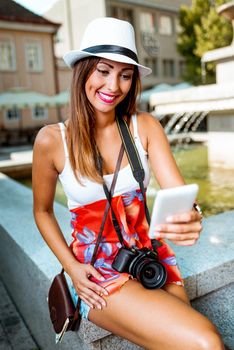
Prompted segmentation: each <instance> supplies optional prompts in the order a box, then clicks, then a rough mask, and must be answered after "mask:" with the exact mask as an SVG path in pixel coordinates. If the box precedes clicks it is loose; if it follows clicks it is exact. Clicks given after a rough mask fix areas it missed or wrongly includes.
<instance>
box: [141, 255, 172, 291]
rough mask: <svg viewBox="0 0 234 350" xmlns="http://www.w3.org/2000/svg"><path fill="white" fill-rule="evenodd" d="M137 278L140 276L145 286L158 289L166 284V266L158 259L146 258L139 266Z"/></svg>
mask: <svg viewBox="0 0 234 350" xmlns="http://www.w3.org/2000/svg"><path fill="white" fill-rule="evenodd" d="M137 278H139V280H140V282H141V283H142V285H143V286H144V287H145V288H148V289H156V288H160V287H162V286H163V285H164V283H165V281H166V278H167V272H166V269H165V267H164V266H163V265H162V264H160V263H158V262H157V261H152V260H151V261H146V260H145V261H143V264H141V266H139V269H138V276H137Z"/></svg>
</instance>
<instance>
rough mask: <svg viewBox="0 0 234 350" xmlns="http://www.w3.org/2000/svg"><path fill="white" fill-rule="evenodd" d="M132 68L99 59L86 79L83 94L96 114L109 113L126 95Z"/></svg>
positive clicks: (127, 65)
mask: <svg viewBox="0 0 234 350" xmlns="http://www.w3.org/2000/svg"><path fill="white" fill-rule="evenodd" d="M133 74H134V66H133V65H132V64H128V63H120V62H114V61H110V60H107V59H104V58H102V59H100V61H99V62H98V64H97V66H96V68H95V70H94V71H93V73H92V74H91V75H90V77H89V78H88V79H87V81H86V84H85V92H86V95H87V98H88V100H89V102H90V103H91V104H92V106H93V107H94V109H95V111H96V112H101V113H110V112H112V111H113V110H114V109H115V107H116V106H117V105H118V104H119V103H120V102H121V101H123V99H124V98H125V97H126V95H127V94H128V92H129V90H130V88H131V84H132V77H133Z"/></svg>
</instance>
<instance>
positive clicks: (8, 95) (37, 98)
mask: <svg viewBox="0 0 234 350" xmlns="http://www.w3.org/2000/svg"><path fill="white" fill-rule="evenodd" d="M49 105H54V101H53V100H52V97H50V96H47V95H43V94H40V93H38V92H34V91H27V90H24V89H20V88H19V89H12V90H9V91H6V92H3V93H1V94H0V109H6V108H12V107H17V108H27V107H33V106H42V107H44V106H49Z"/></svg>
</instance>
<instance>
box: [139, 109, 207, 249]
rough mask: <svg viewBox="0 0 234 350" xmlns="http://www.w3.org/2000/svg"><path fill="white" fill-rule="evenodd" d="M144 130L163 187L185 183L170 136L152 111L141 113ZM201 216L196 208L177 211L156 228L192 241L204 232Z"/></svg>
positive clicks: (179, 241) (159, 233) (171, 236)
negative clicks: (180, 212) (169, 141)
mask: <svg viewBox="0 0 234 350" xmlns="http://www.w3.org/2000/svg"><path fill="white" fill-rule="evenodd" d="M139 125H140V128H139V129H140V130H143V133H142V135H140V136H141V137H142V140H143V144H144V146H145V148H146V149H147V151H148V155H149V161H150V164H151V168H152V170H153V173H154V175H155V177H156V179H157V181H158V183H159V185H160V187H161V188H168V187H176V186H180V185H184V184H185V181H184V179H183V177H182V175H181V173H180V171H179V169H178V167H177V164H176V162H175V159H174V157H173V155H172V152H171V149H170V145H169V143H168V140H167V137H166V135H165V133H164V130H163V128H162V126H161V125H160V123H159V122H158V121H157V120H156V119H155V118H153V117H152V116H150V115H148V114H142V115H140V116H139ZM201 229H202V226H201V216H200V214H199V213H198V212H196V211H195V210H191V211H190V212H188V213H184V214H180V215H175V216H173V217H172V218H171V221H170V222H168V223H165V224H163V225H159V226H157V227H156V228H155V237H156V238H157V237H162V238H167V239H169V240H171V241H172V242H173V243H175V244H177V245H192V244H194V243H195V242H196V240H197V239H198V238H199V235H200V232H201Z"/></svg>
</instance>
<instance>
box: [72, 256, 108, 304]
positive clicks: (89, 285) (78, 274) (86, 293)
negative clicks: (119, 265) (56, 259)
mask: <svg viewBox="0 0 234 350" xmlns="http://www.w3.org/2000/svg"><path fill="white" fill-rule="evenodd" d="M68 274H69V276H70V277H71V279H72V282H73V286H74V288H75V290H76V292H77V294H78V296H79V297H80V298H81V299H82V300H83V301H84V302H85V303H86V304H87V305H89V306H90V307H91V308H92V309H94V308H97V309H99V310H101V309H102V308H103V307H105V306H106V301H105V299H104V298H102V296H103V295H106V296H107V295H108V291H107V290H106V289H105V288H103V287H102V286H100V285H98V284H97V283H95V282H92V281H91V280H90V278H91V277H94V278H95V279H97V280H100V281H105V278H104V277H103V276H102V275H101V274H100V273H99V272H98V271H97V270H96V269H95V268H94V267H93V266H92V265H90V264H81V263H79V262H78V261H77V262H76V263H75V264H73V266H72V268H71V269H69V271H68Z"/></svg>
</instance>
